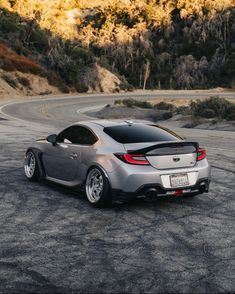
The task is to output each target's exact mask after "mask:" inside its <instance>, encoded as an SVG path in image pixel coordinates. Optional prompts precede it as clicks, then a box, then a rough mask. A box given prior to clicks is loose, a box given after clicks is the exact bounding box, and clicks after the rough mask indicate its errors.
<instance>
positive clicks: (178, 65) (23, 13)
mask: <svg viewBox="0 0 235 294" xmlns="http://www.w3.org/2000/svg"><path fill="white" fill-rule="evenodd" d="M2 46H3V47H4V46H5V47H4V48H5V49H6V48H8V49H9V52H10V54H6V53H4V52H3V53H2V51H0V66H1V72H0V77H1V76H2V75H3V76H4V75H6V73H7V74H10V75H12V73H13V72H15V71H17V72H18V73H19V72H21V73H23V75H25V74H26V73H27V74H31V75H33V76H39V77H40V78H43V79H44V80H45V81H46V84H48V86H46V87H45V89H44V90H43V91H44V92H45V93H46V92H50V91H51V92H53V93H54V90H55V88H57V89H58V91H60V92H61V91H62V92H69V91H78V92H86V91H96V92H97V91H105V92H106V91H111V92H114V91H120V90H122V89H123V90H130V89H132V88H143V87H146V88H149V89H196V88H200V89H203V88H210V87H235V2H234V0H203V1H202V0H178V1H173V0H168V1H167V0H159V1H151V0H149V1H145V0H132V1H131V0H119V1H117V0H103V1H102V0H99V1H98V0H96V1H86V0H83V1H78V0H66V1H65V0H56V1H50V0H11V1H10V0H0V50H2V48H3V47H2ZM5 52H6V50H5ZM12 54H16V55H17V58H13V60H15V61H14V62H13V63H12V59H11V56H10V55H12ZM7 59H9V60H11V61H10V62H8V61H7ZM19 60H21V61H19ZM19 62H23V63H25V65H24V66H22V63H21V65H19ZM28 64H31V65H32V64H33V68H34V69H32V68H31V67H30V68H31V69H30V70H29V67H28ZM25 68H27V70H26V69H25ZM32 70H36V72H32ZM24 78H27V79H29V80H31V79H30V78H29V77H24ZM14 79H15V80H17V77H15V73H14V77H13V80H14ZM8 80H9V79H8ZM5 82H7V79H5ZM26 83H27V82H26ZM10 86H12V85H10ZM47 87H49V88H48V89H47ZM50 87H55V88H53V89H52V88H50ZM16 88H17V87H16ZM17 89H18V88H17ZM31 89H34V86H31ZM17 91H18V90H17ZM22 91H23V92H24V93H28V94H29V95H31V94H34V92H35V91H33V90H30V88H28V89H25V86H24V85H23V90H22ZM30 91H31V92H30ZM56 91H57V90H55V92H56Z"/></svg>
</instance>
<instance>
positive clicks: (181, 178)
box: [170, 174, 189, 187]
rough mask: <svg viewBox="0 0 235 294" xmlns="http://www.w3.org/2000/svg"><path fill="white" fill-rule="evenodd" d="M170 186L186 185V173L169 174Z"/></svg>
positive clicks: (187, 183)
mask: <svg viewBox="0 0 235 294" xmlns="http://www.w3.org/2000/svg"><path fill="white" fill-rule="evenodd" d="M170 182H171V187H182V186H188V185H189V181H188V174H177V175H171V176H170Z"/></svg>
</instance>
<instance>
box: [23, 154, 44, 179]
mask: <svg viewBox="0 0 235 294" xmlns="http://www.w3.org/2000/svg"><path fill="white" fill-rule="evenodd" d="M24 173H25V176H26V178H27V179H28V180H29V181H32V182H37V181H38V180H39V177H40V174H39V167H38V161H37V158H36V155H35V153H34V152H33V151H32V150H29V151H28V152H27V153H26V155H25V161H24Z"/></svg>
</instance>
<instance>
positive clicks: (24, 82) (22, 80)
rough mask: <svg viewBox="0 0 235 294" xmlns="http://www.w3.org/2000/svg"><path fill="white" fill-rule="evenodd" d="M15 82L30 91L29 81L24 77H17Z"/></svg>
mask: <svg viewBox="0 0 235 294" xmlns="http://www.w3.org/2000/svg"><path fill="white" fill-rule="evenodd" d="M17 80H18V82H19V83H20V84H21V85H23V86H24V87H27V88H29V89H31V85H30V81H29V79H27V78H25V77H18V78H17Z"/></svg>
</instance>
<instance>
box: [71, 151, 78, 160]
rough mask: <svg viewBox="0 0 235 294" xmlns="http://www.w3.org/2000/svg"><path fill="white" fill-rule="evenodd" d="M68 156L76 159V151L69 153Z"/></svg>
mask: <svg viewBox="0 0 235 294" xmlns="http://www.w3.org/2000/svg"><path fill="white" fill-rule="evenodd" d="M70 158H71V159H76V158H78V155H77V153H74V152H73V153H71V154H70Z"/></svg>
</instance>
